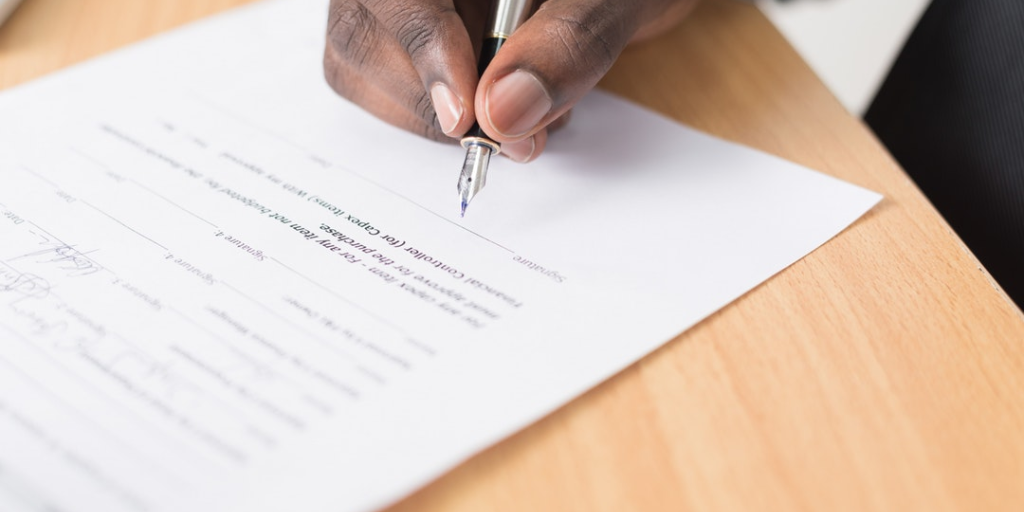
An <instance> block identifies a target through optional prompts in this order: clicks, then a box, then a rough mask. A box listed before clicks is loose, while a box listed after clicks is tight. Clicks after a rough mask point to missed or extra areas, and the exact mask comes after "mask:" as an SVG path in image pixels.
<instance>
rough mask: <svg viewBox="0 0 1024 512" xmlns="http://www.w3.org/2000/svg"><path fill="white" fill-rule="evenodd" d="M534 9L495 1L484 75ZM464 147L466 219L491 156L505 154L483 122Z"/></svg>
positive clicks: (527, 1) (529, 2) (521, 1)
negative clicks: (487, 131) (482, 125)
mask: <svg viewBox="0 0 1024 512" xmlns="http://www.w3.org/2000/svg"><path fill="white" fill-rule="evenodd" d="M532 7H533V0H494V3H493V4H491V14H490V20H489V22H488V24H487V31H486V33H485V34H484V42H483V45H482V46H481V49H480V61H479V64H478V65H477V71H478V72H479V74H480V76H483V74H484V71H486V70H487V66H489V65H490V64H491V61H492V60H493V59H494V56H495V55H497V54H498V50H500V49H501V46H502V45H503V44H505V41H506V40H508V37H509V36H510V35H512V32H514V31H515V30H516V29H517V28H519V25H522V24H523V22H524V21H526V18H528V17H529V16H530V10H531V8H532ZM462 147H464V148H466V160H465V162H463V164H462V173H461V174H460V175H459V199H460V202H461V204H462V216H465V215H466V207H467V206H469V202H470V201H472V200H473V198H474V197H476V195H477V194H478V193H480V190H481V189H483V188H484V185H485V184H486V183H487V166H488V165H489V164H490V162H491V156H492V155H497V154H498V153H500V152H501V146H500V145H499V144H498V143H497V142H494V141H493V140H491V139H490V138H489V137H488V136H487V134H485V133H484V131H483V130H481V129H480V123H474V124H473V127H472V128H470V129H469V132H467V133H466V136H465V137H463V138H462Z"/></svg>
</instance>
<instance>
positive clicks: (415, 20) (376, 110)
mask: <svg viewBox="0 0 1024 512" xmlns="http://www.w3.org/2000/svg"><path fill="white" fill-rule="evenodd" d="M696 1H697V0H547V1H545V2H544V3H542V4H541V5H540V7H539V8H538V9H537V12H536V13H535V14H534V15H533V16H532V17H531V18H530V19H529V20H527V22H526V23H524V24H523V26H522V27H520V28H519V30H517V31H516V32H515V34H513V35H512V37H510V38H509V40H508V41H507V42H506V43H505V45H504V46H503V47H502V49H501V51H500V52H498V55H497V57H495V59H494V61H493V62H492V63H491V65H490V66H489V67H488V68H487V72H486V73H484V75H483V76H482V77H480V79H479V81H478V80H477V69H476V65H477V62H476V57H475V53H476V51H479V49H476V50H475V49H474V44H476V45H479V41H478V39H480V37H481V36H482V32H483V26H484V24H485V23H486V17H487V10H488V8H489V3H490V2H489V1H488V0H332V1H331V7H330V18H329V20H330V21H329V26H328V33H327V48H326V50H325V55H324V71H325V74H326V77H327V81H328V83H330V85H331V87H332V88H334V90H335V91H337V92H338V94H340V95H342V96H344V97H345V98H348V99H349V100H351V101H353V102H355V103H356V104H357V105H359V106H361V107H363V108H364V109H366V110H368V111H369V112H371V113H372V114H374V115H376V116H377V117H379V118H381V119H383V120H384V121H387V122H389V123H391V124H393V125H395V126H398V127H400V128H403V129H406V130H409V131H411V132H414V133H418V134H420V135H423V136H425V137H428V138H431V139H435V140H452V138H458V137H460V136H461V135H463V134H464V133H465V132H466V131H468V130H469V128H470V127H471V126H472V125H473V122H474V121H479V122H480V126H481V128H483V130H484V131H485V132H486V133H487V134H488V135H490V136H491V137H493V138H494V140H496V141H498V142H500V143H502V153H503V154H505V155H507V156H508V157H509V158H511V159H512V160H515V161H517V162H528V161H531V160H533V159H534V158H536V157H537V156H538V155H540V153H541V152H542V151H543V150H544V145H545V143H546V141H547V132H548V129H551V128H554V127H555V126H557V125H558V124H559V123H562V122H564V121H566V120H567V114H568V112H569V109H571V108H572V106H573V105H574V104H575V103H576V102H577V101H579V100H580V98H582V97H583V96H584V95H585V94H586V93H587V91H589V90H590V89H591V88H593V87H594V85H595V84H597V82H598V80H600V79H601V77H602V76H604V74H605V73H606V72H607V71H608V69H609V68H610V67H611V65H612V64H613V63H614V62H615V59H616V58H618V56H619V53H620V52H621V51H622V49H623V48H625V46H626V45H627V44H628V43H629V42H630V41H632V40H638V39H644V38H648V37H652V36H654V35H656V34H658V33H660V32H662V31H664V30H667V29H668V28H671V27H672V26H674V25H675V24H676V23H678V22H679V21H680V20H682V19H683V18H684V17H685V16H686V15H687V14H688V13H689V12H690V11H691V10H692V8H693V6H694V5H695V3H696ZM471 35H472V36H471Z"/></svg>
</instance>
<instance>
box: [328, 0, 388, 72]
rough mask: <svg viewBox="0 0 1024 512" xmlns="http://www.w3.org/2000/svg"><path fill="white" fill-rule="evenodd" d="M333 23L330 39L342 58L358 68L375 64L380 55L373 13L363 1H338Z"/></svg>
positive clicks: (330, 28) (330, 27)
mask: <svg viewBox="0 0 1024 512" xmlns="http://www.w3.org/2000/svg"><path fill="white" fill-rule="evenodd" d="M329 19H330V21H329V25H328V29H327V37H328V41H329V45H330V46H331V47H332V48H333V49H334V51H335V52H336V53H337V55H338V57H339V58H341V59H344V60H347V61H349V62H352V63H353V64H356V65H358V66H365V65H368V64H371V63H372V60H373V58H374V55H375V54H376V52H375V51H374V48H375V44H374V43H375V41H374V37H373V34H374V32H375V28H376V27H375V24H376V23H377V21H376V18H375V17H374V15H373V13H372V12H371V11H370V10H369V9H368V8H367V7H366V6H365V5H364V4H363V3H362V2H360V1H359V0H337V1H335V2H333V3H332V5H331V12H330V18H329Z"/></svg>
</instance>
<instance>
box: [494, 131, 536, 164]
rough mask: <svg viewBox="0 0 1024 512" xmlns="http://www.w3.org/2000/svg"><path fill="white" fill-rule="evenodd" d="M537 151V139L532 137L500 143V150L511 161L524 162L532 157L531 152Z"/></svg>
mask: <svg viewBox="0 0 1024 512" xmlns="http://www.w3.org/2000/svg"><path fill="white" fill-rule="evenodd" d="M534 151H537V140H536V139H535V138H534V137H530V138H528V139H523V140H520V141H517V142H506V143H504V144H502V145H501V152H502V153H504V154H505V156H507V157H509V158H510V159H511V160H512V161H513V162H518V163H521V164H524V163H526V162H529V161H530V159H531V158H533V152H534Z"/></svg>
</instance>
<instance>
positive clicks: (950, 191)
mask: <svg viewBox="0 0 1024 512" xmlns="http://www.w3.org/2000/svg"><path fill="white" fill-rule="evenodd" d="M866 121H867V123H868V124H869V125H870V126H871V128H872V129H873V130H874V131H875V133H877V134H878V136H879V138H880V139H881V140H882V142H883V143H884V144H885V145H886V146H887V147H888V148H889V150H890V151H891V152H892V154H893V155H894V156H895V157H896V160H898V161H899V162H900V164H901V165H902V166H903V167H904V168H905V169H906V170H907V172H908V173H909V174H910V176H911V177H912V178H913V179H914V181H915V182H917V184H918V186H920V187H921V189H922V190H923V191H924V193H925V195H927V196H928V198H929V199H930V200H931V201H932V203H933V204H934V205H935V206H936V208H938V210H939V211H940V212H941V213H942V215H943V216H944V217H945V218H946V219H947V220H948V221H949V223H950V224H951V225H952V227H953V229H954V230H956V232H957V234H959V235H960V237H961V238H962V239H963V240H964V241H965V242H966V243H967V245H968V246H969V247H970V248H971V250H972V251H973V252H974V253H975V254H976V255H977V256H978V258H979V259H980V260H981V262H982V263H983V264H984V265H985V267H986V268H987V269H988V270H989V272H991V273H992V275H993V276H994V277H995V278H996V280H997V281H998V282H999V283H1000V284H1001V285H1002V287H1003V288H1004V289H1005V290H1006V291H1007V293H1009V294H1010V295H1011V297H1013V298H1014V300H1015V301H1016V302H1017V304H1018V305H1024V0H933V2H932V5H931V6H930V7H929V8H928V10H927V11H926V12H925V14H924V16H923V18H922V19H921V21H920V23H919V24H918V26H917V28H916V29H915V31H914V32H913V34H912V35H911V37H910V40H909V42H908V43H907V45H906V47H905V48H904V50H903V52H902V53H901V54H900V56H899V58H898V59H897V61H896V63H895V65H894V67H893V69H892V71H891V73H890V75H889V77H888V78H887V79H886V81H885V83H884V85H883V86H882V88H881V90H880V92H879V94H878V96H877V98H876V99H875V101H874V103H873V104H872V105H871V108H870V109H869V111H868V113H867V115H866Z"/></svg>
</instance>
